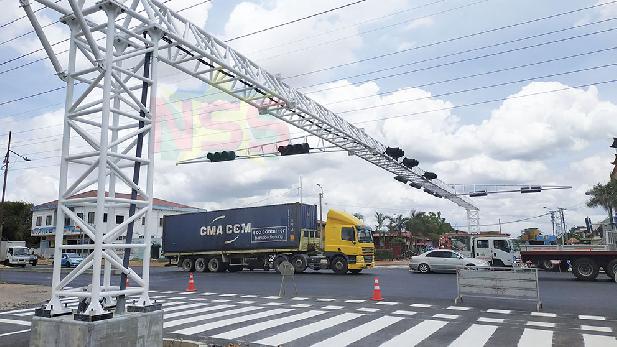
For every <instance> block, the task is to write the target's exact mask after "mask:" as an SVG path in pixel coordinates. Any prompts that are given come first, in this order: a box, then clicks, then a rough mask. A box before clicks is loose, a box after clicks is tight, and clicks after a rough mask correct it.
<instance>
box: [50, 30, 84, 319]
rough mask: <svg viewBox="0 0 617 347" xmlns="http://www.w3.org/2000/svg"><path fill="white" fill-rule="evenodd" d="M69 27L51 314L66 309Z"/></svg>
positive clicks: (72, 54)
mask: <svg viewBox="0 0 617 347" xmlns="http://www.w3.org/2000/svg"><path fill="white" fill-rule="evenodd" d="M68 24H69V27H70V29H71V39H70V43H69V65H68V76H67V79H66V97H65V102H64V105H65V106H64V129H63V131H62V157H61V160H60V181H59V187H58V208H57V210H56V234H55V236H54V266H53V274H52V281H51V282H52V283H51V300H50V301H49V303H48V304H47V306H46V309H47V310H50V311H51V314H52V315H57V314H63V313H65V312H66V311H67V310H66V309H65V308H64V307H63V306H62V304H61V302H60V297H59V296H58V294H57V292H58V291H61V290H62V288H59V284H60V281H61V279H60V275H61V273H60V272H61V270H62V265H61V260H62V248H61V247H60V246H61V245H62V243H63V239H64V211H63V210H62V206H63V205H64V192H65V190H66V188H67V181H68V170H69V165H68V161H67V157H68V155H69V148H70V145H71V128H70V126H69V123H68V120H69V118H68V117H69V109H70V108H71V106H72V105H73V91H74V89H75V86H74V80H73V78H72V77H71V75H72V74H73V72H75V57H76V55H77V47H76V45H75V35H76V34H77V31H78V28H77V25H76V24H75V23H74V22H73V21H72V20H69V22H68Z"/></svg>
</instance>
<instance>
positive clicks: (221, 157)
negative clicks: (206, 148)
mask: <svg viewBox="0 0 617 347" xmlns="http://www.w3.org/2000/svg"><path fill="white" fill-rule="evenodd" d="M206 158H208V160H210V161H211V162H213V163H217V162H220V161H232V160H235V159H236V152H234V151H222V152H208V154H207V155H206Z"/></svg>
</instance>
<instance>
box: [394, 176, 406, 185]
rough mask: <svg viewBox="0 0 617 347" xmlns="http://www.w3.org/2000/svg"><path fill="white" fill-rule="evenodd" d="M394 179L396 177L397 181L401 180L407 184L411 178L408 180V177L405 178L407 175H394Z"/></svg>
mask: <svg viewBox="0 0 617 347" xmlns="http://www.w3.org/2000/svg"><path fill="white" fill-rule="evenodd" d="M394 179H395V180H397V181H399V182H401V183H403V184H407V182H409V180H408V179H406V178H405V177H403V176H394Z"/></svg>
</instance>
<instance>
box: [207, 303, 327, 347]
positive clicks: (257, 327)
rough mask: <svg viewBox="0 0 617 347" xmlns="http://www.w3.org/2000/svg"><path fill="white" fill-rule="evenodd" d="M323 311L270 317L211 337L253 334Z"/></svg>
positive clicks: (229, 337) (235, 337)
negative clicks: (275, 317) (267, 319)
mask: <svg viewBox="0 0 617 347" xmlns="http://www.w3.org/2000/svg"><path fill="white" fill-rule="evenodd" d="M324 313H326V311H319V310H311V311H307V312H303V313H298V314H295V315H291V316H285V317H283V318H277V319H272V320H269V321H265V322H261V323H255V324H252V325H249V326H246V327H242V328H238V329H234V330H231V331H227V332H224V333H221V334H217V335H214V336H212V337H214V338H220V339H228V340H231V339H237V338H239V337H242V336H246V335H249V334H253V333H256V332H259V331H262V330H266V329H269V328H273V327H278V326H280V325H283V324H287V323H293V322H296V321H299V320H303V319H307V318H312V317H315V316H318V315H321V314H324Z"/></svg>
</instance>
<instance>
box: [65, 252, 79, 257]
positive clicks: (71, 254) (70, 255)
mask: <svg viewBox="0 0 617 347" xmlns="http://www.w3.org/2000/svg"><path fill="white" fill-rule="evenodd" d="M66 256H67V257H68V258H81V256H80V255H79V254H76V253H67V255H66Z"/></svg>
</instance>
